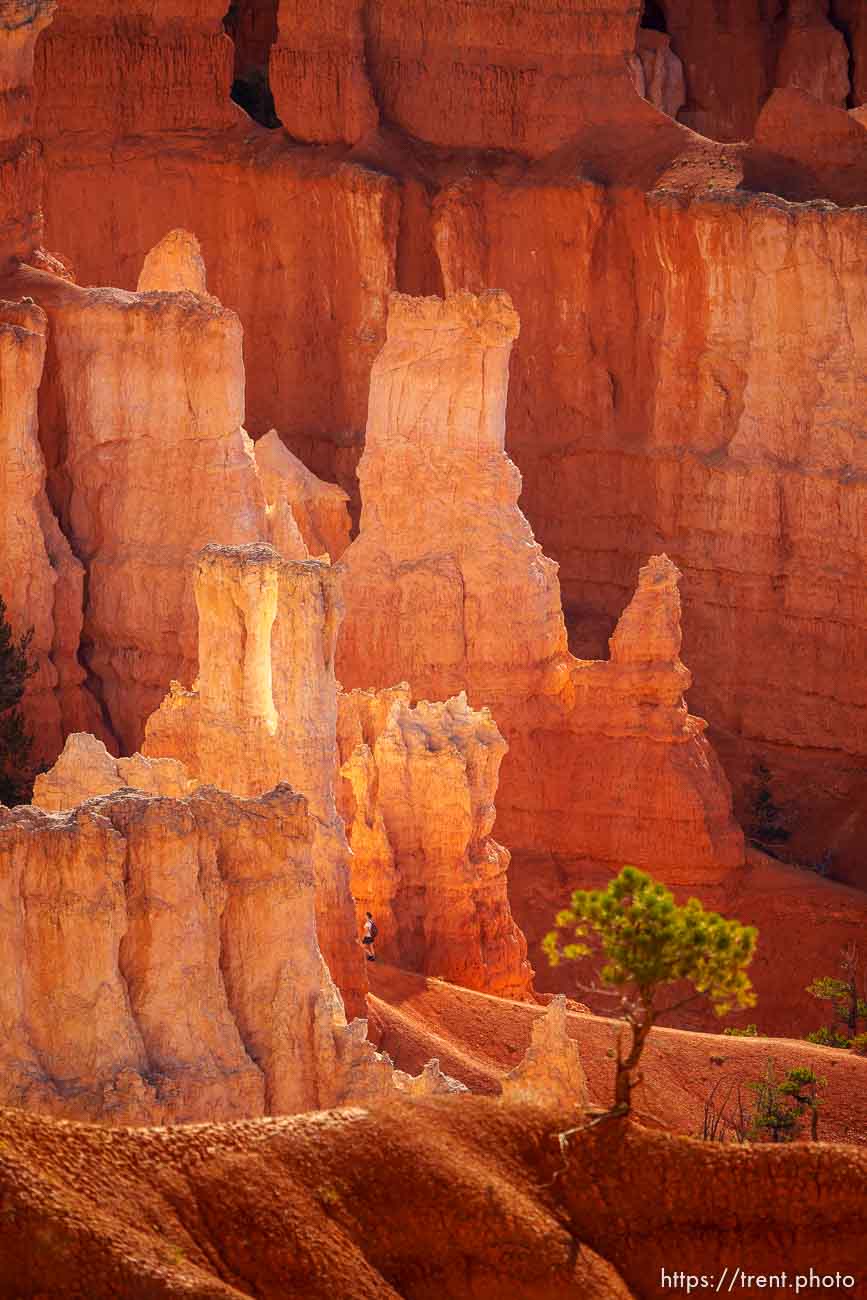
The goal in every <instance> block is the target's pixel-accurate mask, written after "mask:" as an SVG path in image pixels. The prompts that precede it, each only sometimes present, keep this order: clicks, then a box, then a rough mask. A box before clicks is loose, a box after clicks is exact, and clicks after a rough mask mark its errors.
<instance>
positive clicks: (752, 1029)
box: [723, 1025, 759, 1038]
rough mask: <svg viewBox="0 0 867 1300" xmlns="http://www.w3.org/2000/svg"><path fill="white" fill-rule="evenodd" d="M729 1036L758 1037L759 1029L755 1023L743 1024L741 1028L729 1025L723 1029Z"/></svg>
mask: <svg viewBox="0 0 867 1300" xmlns="http://www.w3.org/2000/svg"><path fill="white" fill-rule="evenodd" d="M723 1033H724V1034H727V1035H728V1037H729V1038H758V1036H759V1031H758V1029H757V1028H756V1026H755V1025H744V1027H743V1029H738V1028H737V1027H736V1026H735V1025H729V1026H728V1028H727V1029H724V1030H723Z"/></svg>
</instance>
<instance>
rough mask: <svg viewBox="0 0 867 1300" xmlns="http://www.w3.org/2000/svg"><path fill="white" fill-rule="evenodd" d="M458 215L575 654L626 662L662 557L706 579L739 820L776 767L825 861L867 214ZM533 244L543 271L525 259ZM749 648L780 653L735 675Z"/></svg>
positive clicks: (849, 674)
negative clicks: (501, 312) (495, 331)
mask: <svg viewBox="0 0 867 1300" xmlns="http://www.w3.org/2000/svg"><path fill="white" fill-rule="evenodd" d="M789 93H794V92H789ZM826 111H827V112H829V113H830V112H831V111H832V110H830V109H829V110H826ZM672 184H673V178H672ZM436 207H437V211H436V214H435V222H436V225H437V231H438V233H437V247H438V249H439V250H440V254H441V256H442V258H443V263H444V266H445V267H446V268H447V269H446V274H445V280H446V284H447V286H448V287H449V290H450V291H453V290H455V289H462V288H472V289H474V290H478V288H479V287H480V286H483V285H485V284H489V283H495V284H501V285H503V286H504V288H506V289H507V290H509V291H510V293H511V294H512V295H513V296H514V300H515V304H516V307H517V309H518V310H519V312H520V315H521V336H520V338H519V340H518V342H517V344H516V347H515V351H514V355H513V358H512V364H511V372H510V388H509V407H508V413H507V414H508V428H509V448H510V452H511V455H512V456H513V457H514V459H515V460H516V462H517V463H518V464H519V465H520V467H521V472H522V479H523V494H522V497H521V502H522V506H523V509H524V510H525V511H526V512H527V515H528V517H529V518H530V519H531V520H532V521H533V524H534V530H535V532H536V535H537V536H538V538H539V540H540V542H541V544H542V546H543V548H544V550H545V553H546V554H548V555H552V556H554V557H556V559H557V560H558V561H559V563H560V571H559V576H560V582H561V586H562V591H563V603H564V609H565V612H566V619H567V624H568V628H569V635H570V645H571V646H572V648H573V650H574V652H575V653H576V654H579V655H581V656H583V657H594V658H595V657H598V656H600V655H601V654H603V653H604V649H605V645H606V641H607V638H608V636H609V635H610V633H611V631H612V629H613V627H614V623H615V621H616V619H617V617H618V615H619V613H620V611H621V610H622V608H623V605H624V603H625V602H626V600H627V599H628V596H629V593H630V591H631V590H632V587H633V585H634V582H635V575H636V573H637V571H638V568H639V566H640V565H641V564H642V563H643V562H644V559H645V557H646V556H647V555H648V554H650V553H653V552H654V551H657V550H660V549H662V548H664V549H665V551H666V552H667V553H668V554H669V555H670V556H671V557H672V559H673V560H674V561H675V562H676V564H677V566H678V568H679V569H680V570H681V571H682V572H683V574H684V580H683V592H684V596H685V601H684V613H683V619H684V624H683V626H684V644H685V646H686V647H687V653H688V661H689V664H690V667H691V668H692V669H693V671H694V673H695V678H696V684H695V686H694V688H693V691H692V694H691V696H690V699H691V703H692V705H693V708H694V709H695V711H696V712H698V713H700V714H701V715H702V716H703V717H706V718H708V720H709V722H710V724H711V727H712V732H711V734H712V737H713V740H714V744H715V746H716V747H717V748H718V751H719V753H720V757H721V759H722V761H723V763H724V765H725V767H726V771H727V775H728V776H729V779H730V780H731V781H732V783H733V785H734V786H735V788H736V790H737V792H738V803H737V805H736V806H737V807H738V809H739V810H740V813H741V816H742V817H743V820H744V821H748V820H749V812H748V809H747V807H746V805H747V801H748V799H749V789H748V788H749V784H750V781H751V776H752V769H753V766H754V763H755V762H756V761H757V760H759V759H760V760H761V762H762V763H764V764H765V765H766V766H767V767H768V768H769V769H770V771H771V772H772V774H773V777H774V781H775V784H776V785H777V786H778V789H779V795H780V798H779V799H778V802H784V803H786V804H787V805H789V807H790V813H791V815H790V818H789V821H790V825H789V830H790V833H791V836H792V838H791V841H790V843H789V848H790V850H791V852H792V854H793V856H794V858H795V859H796V860H797V858H798V857H800V858H801V859H802V860H803V859H805V858H806V859H808V860H811V861H814V862H817V861H819V859H820V858H821V856H822V854H823V853H824V851H825V848H826V847H827V843H826V842H825V843H823V841H827V839H828V837H829V835H830V836H833V835H834V834H835V833H836V829H837V828H838V827H841V826H842V824H843V822H844V821H845V819H846V818H847V817H848V816H849V815H850V814H851V812H852V810H853V807H854V806H856V803H857V801H858V799H859V796H858V793H857V792H858V787H859V784H860V781H861V780H862V777H861V776H860V775H859V773H861V772H862V770H863V755H864V754H867V734H865V731H864V726H865V712H864V701H865V699H867V693H865V692H867V683H865V680H864V674H863V672H862V667H861V666H862V665H863V664H864V663H867V623H865V619H864V614H863V601H862V600H861V596H860V592H861V586H862V579H861V576H860V575H861V574H862V573H863V570H864V565H865V563H867V552H865V548H864V539H863V536H862V530H861V529H860V526H859V524H858V521H859V520H860V519H861V518H862V517H863V512H864V504H863V498H864V490H865V489H864V482H863V473H862V470H861V469H860V468H859V467H860V466H862V465H863V453H862V450H861V446H860V441H859V438H858V436H857V432H856V429H855V428H854V426H853V424H852V419H851V413H852V411H853V410H858V409H860V397H859V396H858V394H857V393H856V392H855V390H854V389H853V388H852V375H853V374H858V373H860V371H861V369H862V368H863V365H864V355H865V349H867V338H865V336H864V335H863V332H862V330H861V329H860V327H859V325H858V322H859V321H860V319H861V307H860V300H861V285H860V281H859V280H858V278H857V276H856V277H853V275H852V274H851V270H850V269H847V268H851V266H853V265H854V264H855V263H856V262H857V260H858V258H859V256H860V253H859V251H858V250H859V249H860V245H861V241H862V239H863V218H862V216H861V215H860V214H859V213H857V212H838V211H836V210H834V209H833V208H830V207H827V206H822V205H806V206H802V207H798V208H793V207H790V206H789V205H787V204H785V203H783V202H781V201H779V200H777V201H775V200H773V199H770V198H767V197H766V198H762V199H756V198H754V197H752V198H751V197H750V196H748V195H745V194H744V193H742V192H736V191H734V190H728V191H727V190H725V189H724V188H722V187H720V189H719V190H718V191H717V194H716V197H713V198H710V197H708V196H707V195H704V196H703V195H702V194H695V195H693V196H692V197H688V196H687V195H686V194H678V193H676V192H675V191H674V190H673V189H668V188H667V189H666V190H665V192H659V193H657V194H654V195H651V196H649V197H647V198H644V197H639V196H635V195H633V196H632V198H629V199H627V198H626V197H625V196H623V197H622V198H621V199H618V201H616V202H615V203H614V204H613V206H612V205H611V203H610V202H609V199H608V197H607V194H606V191H605V190H604V189H603V188H602V187H600V186H596V185H590V184H585V185H580V184H579V185H575V184H574V183H571V184H569V185H568V186H567V185H558V184H551V185H549V186H545V187H542V186H539V187H536V188H533V189H527V190H523V189H519V188H515V187H513V186H511V185H508V184H499V183H494V182H491V181H472V182H470V181H467V182H464V183H463V184H461V185H455V186H454V187H452V188H451V189H450V190H449V191H447V192H445V193H444V194H443V195H442V196H441V198H440V199H439V200H438V202H437V205H436ZM515 228H519V229H520V230H521V231H522V233H523V238H524V239H526V241H527V245H528V247H532V248H535V249H536V250H537V256H536V258H535V259H534V260H533V261H532V262H531V261H530V260H528V261H526V262H524V261H522V262H521V264H520V265H519V264H518V262H517V261H516V259H515V258H514V257H513V256H511V255H510V254H509V252H508V247H509V234H508V232H509V230H512V229H515ZM559 231H562V232H564V234H563V235H562V236H561V235H559V234H558V233H557V232H559ZM565 232H570V233H565ZM575 232H580V233H579V234H575ZM600 275H603V277H604V282H605V284H606V286H607V289H606V295H605V297H604V298H602V297H600V295H599V294H598V285H599V283H600V281H599V276H600ZM721 286H725V288H724V291H723V289H722V287H721ZM817 301H821V302H822V303H824V304H825V306H824V307H823V309H822V311H821V312H819V311H817V310H816V309H815V306H814V304H815V303H816V302H817ZM579 302H580V303H582V304H584V306H583V307H582V308H581V309H580V310H579V309H578V308H577V307H576V306H575V304H576V303H579ZM552 303H553V304H556V310H552ZM555 317H556V322H557V323H556V329H555V328H554V325H553V321H554V319H555ZM843 321H847V322H852V324H851V327H845V328H844V327H843V326H842V325H841V322H843ZM781 328H783V329H784V332H785V337H786V338H788V339H790V341H791V342H790V346H788V347H787V348H784V349H780V347H779V330H780V329H781ZM540 356H547V357H548V364H547V365H546V367H545V371H544V375H545V381H544V383H542V382H541V372H540V367H539V357H540ZM823 520H829V521H833V523H831V524H829V525H828V529H825V528H824V526H823V525H822V524H821V522H820V521H823ZM577 521H580V526H579V524H578V522H577ZM817 530H818V531H817ZM820 534H821V535H822V536H826V535H827V537H829V538H830V542H829V543H827V544H824V543H822V542H820V540H819V537H820ZM741 638H743V639H744V640H745V642H746V643H748V644H750V645H754V646H757V647H759V646H764V647H768V648H769V649H768V652H767V654H764V653H758V654H755V655H749V656H743V655H740V656H738V657H737V659H736V661H733V660H730V659H729V658H728V656H727V655H726V654H725V653H724V647H726V646H728V645H730V644H731V643H732V641H733V639H737V640H738V643H739V642H740V639H741ZM769 672H770V674H771V677H770V680H769ZM393 680H396V678H394V677H393ZM819 754H821V756H822V757H821V761H819V759H818V755H819ZM807 786H809V793H808V791H807ZM504 838H505V836H504ZM507 842H508V843H509V846H510V848H513V849H514V847H515V844H514V841H512V840H507ZM847 863H848V866H847V865H846V864H847ZM844 870H848V871H851V872H860V870H861V868H860V866H859V857H858V855H857V851H856V849H855V845H854V842H853V843H852V844H851V846H850V848H849V849H848V854H847V853H846V852H841V853H840V854H837V855H835V871H844ZM850 878H851V877H850Z"/></svg>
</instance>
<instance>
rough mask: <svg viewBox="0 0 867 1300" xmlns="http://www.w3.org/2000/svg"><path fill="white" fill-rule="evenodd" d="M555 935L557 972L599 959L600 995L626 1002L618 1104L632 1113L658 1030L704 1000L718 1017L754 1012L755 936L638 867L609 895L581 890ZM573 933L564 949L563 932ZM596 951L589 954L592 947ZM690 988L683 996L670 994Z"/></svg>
mask: <svg viewBox="0 0 867 1300" xmlns="http://www.w3.org/2000/svg"><path fill="white" fill-rule="evenodd" d="M556 926H557V929H556V930H552V931H551V933H550V934H548V935H547V936H546V938H545V940H544V943H543V948H544V951H545V952H546V954H547V956H548V960H549V962H550V963H551V965H552V966H556V965H558V964H559V962H561V961H579V960H582V959H583V958H585V957H588V956H591V955H598V956H601V958H602V959H603V965H602V967H601V970H600V971H599V979H600V980H601V985H602V987H601V988H598V987H597V988H591V990H590V991H593V992H605V993H607V994H608V995H609V996H612V997H615V998H617V999H618V1000H619V1003H620V1012H621V1015H622V1017H623V1019H624V1020H625V1021H626V1023H627V1025H628V1027H629V1031H630V1042H629V1049H628V1051H627V1053H626V1055H625V1056H624V1054H623V1051H622V1047H621V1042H620V1039H619V1038H618V1042H617V1057H616V1062H617V1069H616V1077H615V1085H614V1105H615V1110H617V1111H618V1112H619V1113H623V1114H625V1113H628V1111H629V1109H630V1106H631V1097H632V1092H633V1089H634V1088H635V1087H636V1085H637V1084H638V1083H639V1082H640V1079H641V1076H640V1074H639V1073H638V1065H639V1061H640V1059H641V1054H642V1052H643V1050H644V1046H645V1044H646V1042H647V1036H648V1034H649V1033H650V1030H651V1029H652V1027H653V1025H654V1024H656V1023H657V1022H658V1021H659V1020H660V1019H661V1018H662V1017H663V1016H666V1015H670V1014H671V1013H672V1012H673V1011H676V1010H678V1009H679V1008H681V1007H683V1006H686V1005H687V1004H688V1003H690V1002H693V1001H695V1000H696V999H699V998H705V999H707V1000H708V1001H709V1002H710V1004H711V1005H712V1006H713V1008H714V1010H715V1011H716V1013H717V1015H720V1016H722V1015H725V1014H726V1013H727V1012H728V1011H730V1010H731V1008H732V1007H733V1006H738V1007H751V1006H754V1005H755V1001H756V999H755V994H754V992H753V989H752V985H751V984H750V981H749V978H748V976H747V973H746V970H747V967H748V966H749V964H750V962H751V961H752V957H753V953H754V952H755V946H756V931H755V930H754V929H753V928H752V927H751V926H745V925H741V923H740V922H739V921H728V920H726V919H725V918H724V917H722V916H719V915H718V914H717V913H716V912H706V911H705V909H704V908H703V907H702V905H701V903H700V902H699V901H698V899H696V898H691V899H689V901H688V902H687V903H685V904H683V905H679V904H677V903H676V902H675V900H674V898H673V896H672V894H671V893H670V891H669V890H668V889H666V887H665V886H664V885H662V884H659V883H658V882H657V881H655V880H653V879H652V878H651V877H650V876H649V875H647V874H646V873H645V872H643V871H638V870H636V868H635V867H624V868H623V870H622V871H621V872H620V874H619V876H617V877H616V878H615V879H614V880H612V881H611V883H610V884H609V885H608V888H607V889H591V890H584V889H578V890H576V891H575V893H574V894H573V895H572V901H571V904H570V906H569V907H568V908H565V909H564V910H563V911H561V912H559V913H558V914H557V917H556ZM562 930H566V931H570V932H571V938H570V939H569V941H568V942H566V943H565V945H563V946H561V944H560V935H559V931H562ZM591 944H592V945H593V947H591V946H590V945H591ZM677 986H680V989H681V990H685V989H689V990H691V991H690V992H684V993H683V995H682V996H679V995H678V994H677V993H675V992H672V993H671V994H670V996H671V998H673V999H674V1000H673V1001H667V1002H664V997H665V992H666V990H671V989H672V988H677Z"/></svg>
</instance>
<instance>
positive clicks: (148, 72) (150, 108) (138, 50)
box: [37, 0, 239, 137]
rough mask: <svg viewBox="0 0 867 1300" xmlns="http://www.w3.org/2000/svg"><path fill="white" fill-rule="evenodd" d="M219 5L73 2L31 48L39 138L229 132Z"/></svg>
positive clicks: (215, 1)
mask: <svg viewBox="0 0 867 1300" xmlns="http://www.w3.org/2000/svg"><path fill="white" fill-rule="evenodd" d="M226 7H227V4H226V3H224V0H135V2H134V3H133V4H129V3H127V0H81V2H80V3H76V4H75V6H74V7H73V6H70V5H63V6H62V7H61V9H60V11H59V13H58V14H57V17H56V19H55V23H56V26H55V28H54V30H52V31H51V32H49V33H48V34H47V35H46V36H45V37H44V38H43V40H42V41H41V42H40V44H39V47H38V51H37V77H38V79H39V83H40V85H41V86H43V87H47V86H50V88H51V93H50V94H48V95H46V94H44V93H42V94H41V95H40V103H39V130H40V135H42V136H43V137H47V136H54V135H59V134H62V133H66V132H70V131H71V132H76V131H88V132H99V131H110V132H112V133H118V134H126V133H127V132H130V133H141V132H144V131H153V130H189V129H190V128H205V129H207V128H219V127H226V126H231V125H232V124H233V123H234V122H236V121H237V120H238V113H239V110H238V109H236V108H235V107H234V105H233V104H232V102H231V100H230V99H229V89H230V87H231V84H232V61H233V50H232V44H231V42H230V40H229V39H228V37H227V36H225V35H224V33H223V27H222V22H223V16H224V14H225V12H226Z"/></svg>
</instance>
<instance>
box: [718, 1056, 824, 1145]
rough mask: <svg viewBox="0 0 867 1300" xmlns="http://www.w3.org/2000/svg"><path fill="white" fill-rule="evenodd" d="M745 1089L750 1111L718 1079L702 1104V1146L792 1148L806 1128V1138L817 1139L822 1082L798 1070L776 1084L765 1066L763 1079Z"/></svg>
mask: <svg viewBox="0 0 867 1300" xmlns="http://www.w3.org/2000/svg"><path fill="white" fill-rule="evenodd" d="M746 1087H747V1088H748V1089H749V1090H750V1092H752V1093H753V1094H754V1096H755V1101H754V1104H753V1105H752V1107H750V1106H749V1105H747V1104H746V1103H745V1101H744V1096H743V1091H742V1089H741V1085H740V1084H739V1083H734V1082H732V1083H729V1084H728V1085H727V1086H726V1084H725V1082H724V1081H723V1080H722V1079H720V1080H718V1081H717V1082H716V1083H715V1084H714V1086H713V1087H712V1088H711V1090H710V1092H709V1094H708V1097H707V1100H706V1101H705V1103H704V1116H703V1122H702V1130H701V1133H699V1134H698V1135H697V1136H698V1137H701V1138H703V1139H704V1140H705V1141H706V1142H719V1143H725V1142H736V1143H739V1144H741V1143H745V1142H794V1141H796V1140H797V1139H798V1138H802V1137H803V1136H804V1130H805V1127H806V1126H807V1124H808V1123H809V1131H810V1137H811V1138H812V1140H813V1141H814V1142H817V1141H818V1139H819V1110H820V1107H821V1105H822V1102H821V1099H820V1093H821V1092H822V1090H823V1089H824V1087H825V1080H824V1079H820V1078H819V1077H818V1076H817V1075H816V1074H815V1073H814V1072H813V1071H812V1070H811V1069H810V1068H809V1067H808V1066H796V1067H795V1068H794V1069H792V1070H789V1071H788V1073H787V1074H785V1075H784V1076H783V1078H782V1079H778V1078H777V1075H776V1068H775V1065H774V1062H773V1060H769V1061H768V1063H767V1067H766V1069H765V1076H764V1078H763V1079H760V1080H757V1081H755V1082H753V1083H748V1084H747V1085H746Z"/></svg>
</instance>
